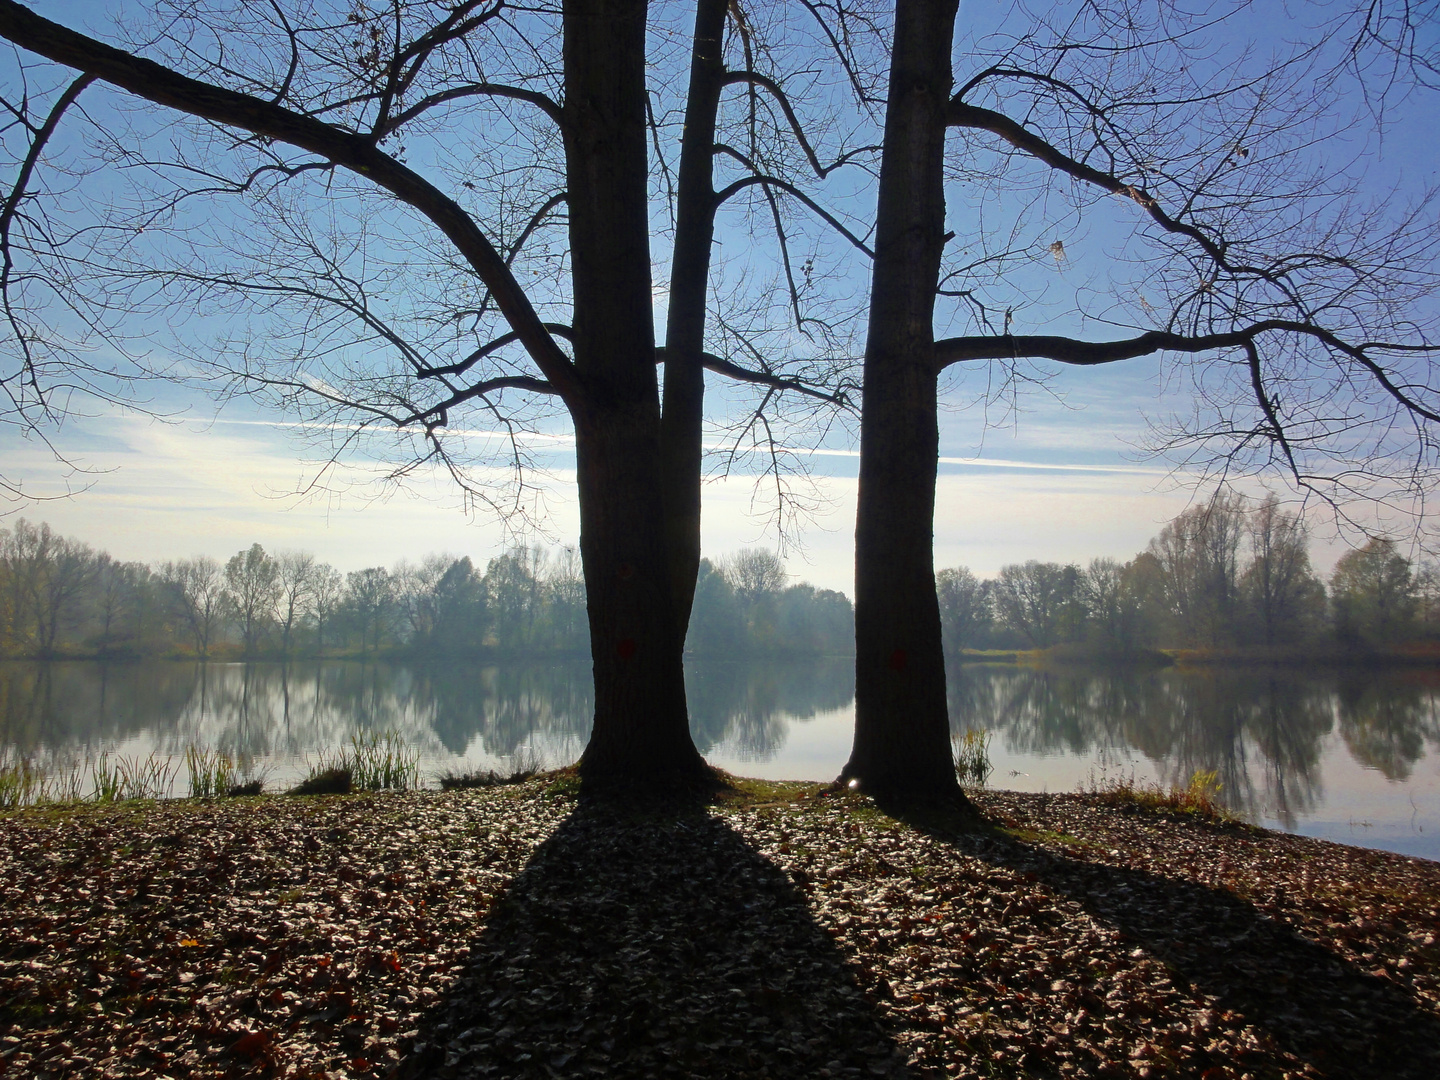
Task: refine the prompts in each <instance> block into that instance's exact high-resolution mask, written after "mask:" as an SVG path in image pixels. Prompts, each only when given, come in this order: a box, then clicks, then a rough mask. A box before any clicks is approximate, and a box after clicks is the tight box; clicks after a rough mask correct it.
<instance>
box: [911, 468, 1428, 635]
mask: <svg viewBox="0 0 1440 1080" xmlns="http://www.w3.org/2000/svg"><path fill="white" fill-rule="evenodd" d="M936 584H937V588H938V592H939V599H940V613H941V620H942V623H943V626H944V630H945V646H946V649H947V651H949V652H951V653H960V652H962V651H964V650H967V649H981V650H983V649H1047V648H1052V647H1055V646H1078V647H1082V648H1083V649H1085V650H1087V651H1091V652H1097V651H1098V652H1102V653H1106V652H1108V653H1116V654H1126V653H1135V652H1138V651H1140V650H1144V649H1175V648H1197V649H1209V650H1216V651H1221V652H1224V651H1226V650H1234V649H1242V648H1258V649H1263V650H1264V652H1266V653H1269V652H1272V651H1274V650H1281V651H1284V650H1290V651H1294V650H1296V649H1311V648H1316V647H1330V648H1333V647H1335V646H1342V647H1347V648H1348V647H1353V648H1358V649H1362V650H1365V651H1373V650H1375V649H1385V648H1391V647H1394V646H1396V645H1399V644H1403V643H1406V642H1413V641H1416V640H1417V639H1422V638H1431V639H1434V638H1436V637H1437V636H1440V571H1437V567H1436V565H1435V564H1434V563H1433V562H1422V563H1421V564H1419V565H1416V564H1413V563H1412V562H1411V561H1410V560H1409V559H1407V558H1406V557H1405V556H1404V555H1403V554H1401V552H1400V551H1399V550H1398V548H1397V547H1396V545H1395V544H1394V543H1393V542H1391V541H1389V540H1383V539H1372V540H1370V541H1369V542H1368V543H1366V544H1365V545H1364V546H1363V547H1360V548H1357V549H1353V550H1351V551H1348V552H1346V553H1345V554H1344V555H1343V556H1341V557H1340V559H1339V560H1338V562H1337V563H1336V566H1335V570H1334V572H1333V573H1332V574H1331V575H1330V580H1329V583H1328V588H1327V585H1326V583H1325V582H1323V581H1322V580H1321V579H1320V577H1319V575H1317V574H1316V573H1315V571H1314V569H1313V568H1312V567H1311V564H1310V554H1309V535H1308V533H1307V531H1306V528H1305V525H1304V523H1303V522H1302V521H1301V519H1300V518H1299V516H1298V515H1296V514H1293V513H1290V512H1288V511H1286V510H1284V509H1283V508H1282V507H1281V506H1280V504H1279V502H1278V501H1277V500H1276V499H1274V498H1273V497H1271V498H1267V499H1266V500H1265V501H1263V502H1260V503H1258V504H1252V503H1251V502H1249V501H1247V500H1246V499H1245V498H1243V497H1242V496H1239V495H1234V494H1225V493H1220V494H1217V495H1216V496H1215V497H1214V498H1212V499H1211V500H1210V501H1209V502H1207V503H1206V504H1204V505H1197V506H1194V507H1191V508H1190V509H1189V510H1186V511H1185V512H1184V513H1182V514H1181V515H1180V516H1179V517H1177V518H1175V519H1174V520H1173V521H1171V522H1170V523H1169V524H1168V525H1166V526H1165V527H1164V528H1163V529H1162V530H1161V531H1160V534H1159V535H1158V536H1156V537H1155V538H1154V539H1153V540H1151V541H1150V544H1149V546H1148V547H1147V548H1146V550H1144V551H1142V552H1141V553H1139V554H1138V555H1136V556H1135V557H1134V558H1133V559H1131V560H1130V561H1129V562H1125V563H1121V562H1117V561H1116V560H1114V559H1095V560H1094V561H1092V562H1091V563H1090V565H1089V566H1085V567H1081V566H1078V565H1075V564H1073V563H1071V564H1067V565H1061V564H1059V563H1042V562H1036V561H1034V560H1031V561H1030V562H1026V563H1017V564H1014V565H1011V566H1006V567H1003V568H1002V569H1001V570H1000V573H999V575H998V576H997V577H996V578H994V579H993V580H981V579H979V578H977V577H976V576H975V575H974V574H972V573H971V572H970V571H969V570H967V569H966V568H965V567H956V568H954V569H950V570H942V571H940V572H939V574H937V575H936ZM1257 655H1259V653H1257Z"/></svg>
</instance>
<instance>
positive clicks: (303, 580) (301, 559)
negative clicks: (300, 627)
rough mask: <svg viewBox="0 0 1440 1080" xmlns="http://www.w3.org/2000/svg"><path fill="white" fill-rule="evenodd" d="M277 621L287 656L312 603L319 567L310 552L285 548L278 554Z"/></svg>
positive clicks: (275, 616)
mask: <svg viewBox="0 0 1440 1080" xmlns="http://www.w3.org/2000/svg"><path fill="white" fill-rule="evenodd" d="M275 567H276V571H277V577H276V581H277V584H278V585H279V591H278V592H277V593H276V605H275V611H274V618H275V621H276V622H277V623H278V624H279V625H280V649H281V651H282V652H284V654H285V655H286V656H289V655H290V650H291V648H292V646H293V644H294V634H295V628H296V625H297V623H298V621H299V619H300V617H301V616H302V615H303V614H304V612H305V609H306V607H307V606H308V605H309V604H310V602H311V597H312V595H313V593H314V590H315V578H316V573H317V570H318V566H317V564H316V562H315V556H314V555H312V554H310V552H308V551H282V552H279V553H278V554H277V555H276V556H275Z"/></svg>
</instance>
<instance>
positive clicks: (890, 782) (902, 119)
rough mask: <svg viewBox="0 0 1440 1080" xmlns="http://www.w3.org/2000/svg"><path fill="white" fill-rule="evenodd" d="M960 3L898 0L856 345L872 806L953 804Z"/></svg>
mask: <svg viewBox="0 0 1440 1080" xmlns="http://www.w3.org/2000/svg"><path fill="white" fill-rule="evenodd" d="M956 7H957V0H898V2H897V4H896V19H895V22H896V26H895V45H894V52H893V55H892V58H891V68H890V94H889V101H888V105H887V107H886V114H885V143H884V150H883V151H882V154H881V163H880V194H879V207H878V211H877V219H876V233H875V273H874V283H873V286H872V290H871V296H870V324H869V334H868V338H867V340H866V344H865V387H864V402H863V405H862V410H861V421H860V486H859V507H858V511H857V515H856V525H855V744H854V748H853V749H852V751H851V754H850V760H849V762H848V763H847V764H846V766H845V770H844V772H843V773H842V774H841V775H842V779H847V780H848V779H855V780H858V781H859V782H860V785H861V787H862V789H864V790H868V791H870V792H872V793H873V794H876V795H885V796H890V797H901V798H906V799H919V800H933V799H946V800H952V801H960V800H963V799H964V796H963V795H962V794H961V792H960V788H959V784H958V783H957V782H956V777H955V768H954V760H953V757H952V754H951V749H950V723H949V716H948V713H947V709H946V700H945V661H944V655H943V652H942V649H941V642H940V607H939V604H938V602H937V600H936V596H935V564H934V550H933V548H934V516H935V470H936V466H937V464H938V457H939V443H940V436H939V424H938V420H937V417H936V412H935V409H936V386H937V377H938V371H937V368H936V366H935V355H934V353H935V332H934V324H933V320H934V310H935V290H936V287H937V283H938V280H939V273H940V254H941V249H942V247H943V246H944V242H945V241H944V234H945V192H944V169H943V166H944V153H945V109H946V105H947V103H948V100H949V97H950V90H951V74H950V42H951V38H952V37H953V35H954V29H955V12H956Z"/></svg>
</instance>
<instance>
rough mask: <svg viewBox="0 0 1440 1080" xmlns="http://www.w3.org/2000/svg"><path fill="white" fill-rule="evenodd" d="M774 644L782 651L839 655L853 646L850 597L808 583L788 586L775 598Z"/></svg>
mask: <svg viewBox="0 0 1440 1080" xmlns="http://www.w3.org/2000/svg"><path fill="white" fill-rule="evenodd" d="M775 630H776V637H775V647H776V648H777V649H778V650H779V651H780V652H783V653H792V654H798V655H806V656H843V655H845V654H847V653H849V652H851V651H852V650H853V649H854V648H855V612H854V609H853V608H852V607H851V605H850V598H849V597H847V596H846V595H845V594H844V593H839V592H835V591H834V590H833V589H817V588H815V586H813V585H811V584H809V583H808V582H801V583H800V584H797V585H791V586H790V587H789V588H788V589H786V590H785V591H784V592H782V593H781V594H780V595H779V596H778V597H777V598H776V600H775Z"/></svg>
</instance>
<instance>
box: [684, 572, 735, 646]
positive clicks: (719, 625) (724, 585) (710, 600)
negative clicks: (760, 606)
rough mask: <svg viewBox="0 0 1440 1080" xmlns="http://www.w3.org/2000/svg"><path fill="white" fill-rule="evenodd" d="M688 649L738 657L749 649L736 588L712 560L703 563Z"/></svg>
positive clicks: (691, 616) (696, 589) (687, 638)
mask: <svg viewBox="0 0 1440 1080" xmlns="http://www.w3.org/2000/svg"><path fill="white" fill-rule="evenodd" d="M685 646H686V648H687V649H688V650H689V651H691V652H694V653H698V654H700V655H702V656H735V655H737V654H739V653H741V652H743V651H745V650H746V649H747V648H748V641H747V639H746V631H745V615H744V613H743V611H742V610H741V606H740V600H739V598H738V597H736V595H735V587H734V586H733V585H732V584H731V583H730V579H729V577H728V576H727V575H726V574H725V573H723V572H722V571H721V570H720V569H719V568H718V567H716V565H715V564H714V563H713V562H711V561H710V560H709V559H701V560H700V571H699V577H698V579H697V583H696V585H695V605H694V607H693V608H692V610H691V613H690V629H689V634H688V635H687V637H686V639H685Z"/></svg>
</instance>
